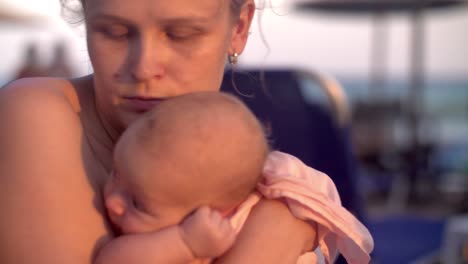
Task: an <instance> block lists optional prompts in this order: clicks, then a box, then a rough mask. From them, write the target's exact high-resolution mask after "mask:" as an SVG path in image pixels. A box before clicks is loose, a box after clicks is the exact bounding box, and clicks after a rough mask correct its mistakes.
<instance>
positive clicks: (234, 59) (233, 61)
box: [228, 52, 239, 65]
mask: <svg viewBox="0 0 468 264" xmlns="http://www.w3.org/2000/svg"><path fill="white" fill-rule="evenodd" d="M238 57H239V54H237V52H234V53H233V54H232V55H228V61H229V64H231V65H234V64H236V63H237V58H238Z"/></svg>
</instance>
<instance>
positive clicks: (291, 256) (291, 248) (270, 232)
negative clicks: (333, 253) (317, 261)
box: [216, 200, 316, 264]
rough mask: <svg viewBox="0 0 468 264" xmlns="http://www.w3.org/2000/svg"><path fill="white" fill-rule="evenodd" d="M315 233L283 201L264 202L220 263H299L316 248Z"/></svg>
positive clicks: (257, 208) (311, 226) (312, 228)
mask: <svg viewBox="0 0 468 264" xmlns="http://www.w3.org/2000/svg"><path fill="white" fill-rule="evenodd" d="M315 233H316V230H315V229H314V226H313V225H310V224H307V223H305V222H304V221H301V220H299V219H297V218H295V217H294V216H293V215H292V214H291V212H290V211H289V209H288V208H287V206H286V205H285V204H283V203H282V202H280V201H275V200H262V201H260V202H259V204H257V205H256V206H255V207H254V209H253V210H252V212H251V214H250V216H249V218H248V219H247V221H246V223H245V225H244V227H243V228H242V231H241V232H240V233H239V235H238V237H237V240H236V243H235V244H234V246H233V247H232V248H231V250H230V251H229V252H228V253H227V254H225V255H224V256H223V257H221V258H219V259H218V260H217V261H216V264H231V263H232V264H236V263H243V264H248V263H252V264H255V263H269V264H274V263H278V264H286V263H296V262H297V259H298V258H299V256H300V255H301V254H302V253H303V252H305V251H307V250H311V249H313V248H314V247H316V241H315Z"/></svg>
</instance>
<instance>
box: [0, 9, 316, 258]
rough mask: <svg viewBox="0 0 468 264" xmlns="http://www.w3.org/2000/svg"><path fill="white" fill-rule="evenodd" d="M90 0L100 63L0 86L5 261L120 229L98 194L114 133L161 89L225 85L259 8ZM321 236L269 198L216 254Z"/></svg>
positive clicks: (258, 252)
mask: <svg viewBox="0 0 468 264" xmlns="http://www.w3.org/2000/svg"><path fill="white" fill-rule="evenodd" d="M82 4H83V6H84V18H85V23H86V28H87V33H88V35H87V42H88V48H89V55H90V58H91V62H92V65H93V68H94V74H93V75H91V76H86V77H83V78H80V79H75V80H65V79H52V78H47V79H24V80H20V81H17V82H14V83H12V84H10V85H9V86H8V87H6V88H3V89H2V90H1V91H0V93H1V94H0V120H1V121H2V124H3V125H2V133H1V135H0V149H1V153H2V154H1V155H2V157H1V159H0V173H1V175H0V204H1V208H2V216H1V217H0V263H2V264H12V263H15V264H17V263H67V264H74V263H77V264H82V263H90V262H91V261H92V259H93V258H94V256H95V252H96V251H97V250H98V249H99V248H101V247H102V245H103V244H105V243H106V242H107V241H108V240H109V239H111V238H112V237H113V233H112V230H111V229H110V226H109V222H108V219H107V218H106V217H105V213H104V209H103V202H102V198H101V197H102V189H103V185H104V182H105V180H106V177H107V176H108V175H109V171H110V169H111V167H112V158H111V157H112V155H111V154H112V150H113V148H114V143H115V142H116V140H117V139H118V138H119V136H120V134H121V133H122V131H124V130H125V128H126V127H127V126H128V125H129V124H130V123H131V122H132V121H134V120H135V119H136V118H138V116H140V115H141V113H143V112H145V111H147V110H148V109H150V108H151V107H152V106H154V105H155V104H157V103H158V102H160V101H161V100H164V99H165V98H169V97H171V96H175V95H181V94H185V93H190V92H196V91H205V90H218V89H219V86H220V82H221V78H222V73H223V68H224V64H225V58H226V55H229V56H231V58H235V57H237V55H238V54H241V53H242V51H243V49H244V46H245V44H246V41H247V36H248V29H249V26H250V23H251V21H252V17H253V14H254V10H255V4H254V2H253V0H197V1H193V0H172V1H167V0H132V1H128V0H82ZM278 226H280V227H281V228H277V227H278ZM282 230H286V231H282ZM314 237H315V231H314V230H313V228H311V227H310V226H309V225H308V224H306V223H304V222H302V221H300V220H297V219H295V218H294V217H293V216H292V215H291V213H290V212H289V211H288V209H287V208H286V207H285V206H284V205H283V204H281V203H279V202H275V201H264V202H261V203H260V204H259V205H257V206H256V207H255V208H254V210H253V212H252V215H251V216H250V217H249V219H248V221H247V223H246V225H245V228H244V229H243V231H242V233H241V234H240V235H239V237H238V240H237V242H236V244H235V245H234V246H233V248H232V250H230V251H229V252H228V253H227V254H226V255H225V256H224V257H223V258H221V259H219V261H218V263H294V262H295V261H296V259H297V257H298V256H299V255H300V254H301V252H302V251H304V250H306V249H311V248H312V247H313V244H315V241H314V239H313V238H314ZM286 238H287V239H286ZM285 241H287V242H285Z"/></svg>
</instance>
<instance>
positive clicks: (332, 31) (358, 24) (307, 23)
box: [0, 0, 468, 78]
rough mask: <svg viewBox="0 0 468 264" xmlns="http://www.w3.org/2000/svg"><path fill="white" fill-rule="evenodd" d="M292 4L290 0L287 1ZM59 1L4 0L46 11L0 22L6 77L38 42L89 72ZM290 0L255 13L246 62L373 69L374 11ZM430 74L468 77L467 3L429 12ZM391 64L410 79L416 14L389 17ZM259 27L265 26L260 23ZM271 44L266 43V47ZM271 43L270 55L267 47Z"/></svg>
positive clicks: (12, 6)
mask: <svg viewBox="0 0 468 264" xmlns="http://www.w3.org/2000/svg"><path fill="white" fill-rule="evenodd" d="M289 1H292V0H289ZM58 2H59V0H0V10H2V9H3V10H5V9H7V10H16V11H17V12H20V13H22V14H27V15H35V16H46V17H47V22H44V23H36V24H37V25H36V26H33V27H31V26H25V25H13V24H11V23H7V24H5V23H3V24H2V23H0V48H1V50H2V57H3V58H2V59H1V60H0V78H8V77H9V76H11V75H12V74H13V72H14V71H15V70H16V69H17V68H18V67H19V64H20V61H21V58H22V56H23V55H22V52H23V47H24V45H25V44H26V43H28V42H31V41H33V42H35V43H36V44H38V46H39V50H40V53H41V58H42V60H44V61H47V60H48V59H50V53H51V48H52V45H53V44H54V43H55V42H57V41H61V40H63V41H65V42H66V43H67V44H68V51H69V56H70V61H71V62H72V63H73V65H74V66H75V69H76V70H77V72H78V73H77V74H84V73H89V72H91V66H90V64H89V60H88V58H87V52H86V45H85V33H84V30H83V28H82V27H77V26H70V25H68V24H67V23H66V22H64V21H63V19H62V18H61V17H60V16H59V14H60V6H59V4H58ZM287 4H288V0H276V1H273V2H272V4H271V5H272V6H273V8H271V6H267V7H266V8H264V9H263V11H259V12H257V14H256V17H255V18H254V22H253V25H252V29H251V34H250V40H249V43H248V45H247V48H246V50H245V52H244V53H243V54H242V55H241V58H240V62H241V64H243V65H245V66H258V65H265V66H275V67H279V66H294V67H299V68H303V69H306V70H319V71H323V72H327V73H329V74H333V75H346V76H349V75H351V76H361V77H365V76H367V75H368V73H369V68H370V54H371V52H370V50H371V46H372V45H371V44H372V42H371V36H372V28H373V27H372V25H373V24H372V20H371V16H359V17H358V16H350V15H331V14H324V13H319V12H310V13H297V12H295V11H293V10H290V9H288V8H285V7H286V6H288V5H287ZM425 21H426V23H425V29H426V50H425V71H426V74H427V75H428V76H432V77H434V78H436V77H446V76H455V77H460V76H462V77H468V33H467V32H468V31H467V28H468V7H464V8H452V9H449V10H444V11H437V12H429V13H427V14H426V16H425ZM386 22H387V26H388V27H387V30H388V35H387V36H388V45H387V49H386V50H387V52H386V54H387V64H382V65H383V66H385V68H386V69H387V73H388V74H390V75H391V76H399V77H405V76H407V72H408V69H409V58H408V57H409V54H410V50H409V43H410V41H409V36H410V35H411V34H410V32H411V31H410V25H411V23H410V17H409V16H408V15H402V14H400V15H391V16H388V17H387V20H386ZM259 25H260V26H259ZM265 43H266V44H265ZM267 47H269V52H268V48H267Z"/></svg>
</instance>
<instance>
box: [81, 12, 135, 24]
mask: <svg viewBox="0 0 468 264" xmlns="http://www.w3.org/2000/svg"><path fill="white" fill-rule="evenodd" d="M87 19H89V20H91V21H113V22H118V23H122V24H132V23H133V22H132V21H131V20H129V19H126V18H123V17H120V16H116V15H112V14H103V13H96V14H91V15H89V17H88V18H87Z"/></svg>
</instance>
